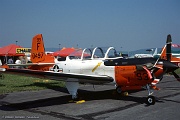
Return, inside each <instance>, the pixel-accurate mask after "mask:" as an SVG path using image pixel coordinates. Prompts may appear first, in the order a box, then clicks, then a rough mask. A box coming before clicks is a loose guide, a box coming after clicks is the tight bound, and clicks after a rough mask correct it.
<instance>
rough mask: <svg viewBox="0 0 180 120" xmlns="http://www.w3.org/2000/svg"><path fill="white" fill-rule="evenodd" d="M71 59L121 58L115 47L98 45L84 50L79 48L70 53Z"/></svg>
mask: <svg viewBox="0 0 180 120" xmlns="http://www.w3.org/2000/svg"><path fill="white" fill-rule="evenodd" d="M68 57H69V59H81V60H88V59H89V60H92V59H108V58H111V59H112V58H117V57H118V58H120V54H118V53H117V52H116V50H115V48H114V47H96V48H85V49H84V50H82V49H79V50H77V51H75V52H73V53H72V54H70V55H69V56H68Z"/></svg>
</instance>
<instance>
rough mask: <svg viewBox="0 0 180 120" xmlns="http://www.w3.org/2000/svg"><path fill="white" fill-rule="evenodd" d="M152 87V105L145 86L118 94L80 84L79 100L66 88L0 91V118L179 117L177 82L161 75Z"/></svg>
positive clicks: (141, 119) (170, 119)
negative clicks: (160, 78)
mask: <svg viewBox="0 0 180 120" xmlns="http://www.w3.org/2000/svg"><path fill="white" fill-rule="evenodd" d="M157 87H159V88H160V90H158V91H154V94H153V95H154V96H155V97H156V103H155V105H150V106H148V105H147V104H146V97H147V95H148V92H147V90H141V91H131V92H129V95H128V96H122V95H118V94H116V92H115V89H114V88H115V87H114V86H107V85H95V86H92V85H81V86H80V88H79V90H78V93H79V96H80V100H79V101H72V100H71V96H70V95H69V94H68V92H67V90H66V88H59V89H46V90H40V91H25V92H14V93H9V94H5V95H0V119H2V120H5V119H16V120H22V119H23V120H24V119H25V120H26V119H28V120H29V119H33V120H37V119H38V120H57V119H58V120H122V119H123V120H137V119H139V120H152V119H153V120H159V119H160V120H179V119H180V113H179V108H180V83H179V82H178V81H177V80H176V79H175V78H174V77H173V76H168V75H167V76H164V78H163V79H162V81H161V82H160V83H159V84H158V85H157Z"/></svg>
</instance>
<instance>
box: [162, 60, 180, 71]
mask: <svg viewBox="0 0 180 120" xmlns="http://www.w3.org/2000/svg"><path fill="white" fill-rule="evenodd" d="M163 67H164V68H165V69H166V70H168V72H173V71H174V70H176V69H178V68H179V66H177V65H176V64H174V63H172V62H170V61H164V64H163Z"/></svg>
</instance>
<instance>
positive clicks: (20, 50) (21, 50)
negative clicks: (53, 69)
mask: <svg viewBox="0 0 180 120" xmlns="http://www.w3.org/2000/svg"><path fill="white" fill-rule="evenodd" d="M16 53H17V54H18V53H31V48H16Z"/></svg>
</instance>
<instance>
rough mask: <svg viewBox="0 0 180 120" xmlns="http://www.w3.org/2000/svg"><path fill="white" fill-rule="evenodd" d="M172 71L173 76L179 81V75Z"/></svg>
mask: <svg viewBox="0 0 180 120" xmlns="http://www.w3.org/2000/svg"><path fill="white" fill-rule="evenodd" d="M172 73H173V75H174V77H175V78H176V79H177V80H178V81H179V82H180V77H179V75H178V74H176V73H175V72H174V71H173V72H172Z"/></svg>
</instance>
